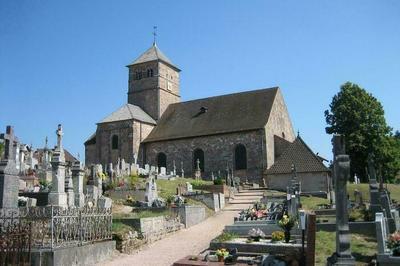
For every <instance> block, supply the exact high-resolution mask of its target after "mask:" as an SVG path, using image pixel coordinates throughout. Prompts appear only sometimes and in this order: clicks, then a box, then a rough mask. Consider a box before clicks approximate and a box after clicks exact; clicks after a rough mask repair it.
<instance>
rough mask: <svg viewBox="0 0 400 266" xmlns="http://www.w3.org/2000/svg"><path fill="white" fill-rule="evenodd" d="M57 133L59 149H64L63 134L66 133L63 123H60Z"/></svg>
mask: <svg viewBox="0 0 400 266" xmlns="http://www.w3.org/2000/svg"><path fill="white" fill-rule="evenodd" d="M56 134H57V149H59V150H61V149H62V136H63V135H64V133H63V130H62V126H61V124H58V128H57V131H56Z"/></svg>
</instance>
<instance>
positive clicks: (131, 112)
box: [98, 103, 156, 125]
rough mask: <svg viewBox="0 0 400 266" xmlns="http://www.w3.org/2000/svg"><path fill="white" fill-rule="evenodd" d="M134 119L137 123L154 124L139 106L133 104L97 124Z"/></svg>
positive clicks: (126, 105) (123, 107) (125, 106)
mask: <svg viewBox="0 0 400 266" xmlns="http://www.w3.org/2000/svg"><path fill="white" fill-rule="evenodd" d="M131 119H135V120H138V121H142V122H145V123H149V124H153V125H155V124H156V121H154V119H153V118H151V116H149V115H148V114H147V113H146V112H145V111H143V110H142V109H141V108H140V107H139V106H136V105H133V104H129V103H127V104H125V105H124V106H122V107H121V108H119V109H118V110H117V111H115V112H113V113H112V114H110V115H109V116H107V117H106V118H104V119H103V120H101V121H100V122H99V123H98V124H103V123H109V122H115V121H123V120H131Z"/></svg>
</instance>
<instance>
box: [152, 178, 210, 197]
mask: <svg viewBox="0 0 400 266" xmlns="http://www.w3.org/2000/svg"><path fill="white" fill-rule="evenodd" d="M186 182H189V183H194V184H196V183H198V182H199V181H196V180H194V179H192V178H177V179H175V180H160V179H159V180H156V183H157V188H158V190H159V191H160V193H159V196H160V197H162V198H164V199H167V198H168V196H171V195H176V188H177V187H178V184H186ZM201 183H202V184H205V185H210V184H212V181H201ZM195 187H196V186H193V188H195Z"/></svg>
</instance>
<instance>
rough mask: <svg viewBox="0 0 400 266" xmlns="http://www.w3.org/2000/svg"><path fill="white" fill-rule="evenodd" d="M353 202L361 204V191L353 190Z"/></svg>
mask: <svg viewBox="0 0 400 266" xmlns="http://www.w3.org/2000/svg"><path fill="white" fill-rule="evenodd" d="M354 202H355V203H356V205H357V206H363V205H364V201H363V197H362V194H361V192H360V191H359V190H358V189H355V190H354Z"/></svg>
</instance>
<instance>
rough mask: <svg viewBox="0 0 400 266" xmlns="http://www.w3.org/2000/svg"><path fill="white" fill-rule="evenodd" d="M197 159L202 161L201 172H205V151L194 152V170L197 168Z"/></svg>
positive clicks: (197, 150)
mask: <svg viewBox="0 0 400 266" xmlns="http://www.w3.org/2000/svg"><path fill="white" fill-rule="evenodd" d="M197 159H198V160H199V161H200V170H201V172H204V151H203V150H202V149H196V150H194V152H193V169H194V170H196V168H197Z"/></svg>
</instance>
